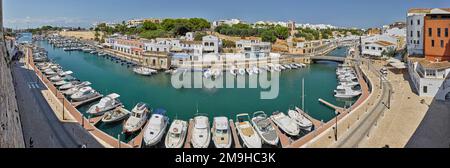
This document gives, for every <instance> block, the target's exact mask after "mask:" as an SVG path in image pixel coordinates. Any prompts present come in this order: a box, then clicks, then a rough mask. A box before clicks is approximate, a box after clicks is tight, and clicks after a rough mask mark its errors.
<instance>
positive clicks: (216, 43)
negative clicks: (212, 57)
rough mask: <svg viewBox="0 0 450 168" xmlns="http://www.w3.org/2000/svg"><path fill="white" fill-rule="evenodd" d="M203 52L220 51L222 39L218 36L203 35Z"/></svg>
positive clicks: (216, 52)
mask: <svg viewBox="0 0 450 168" xmlns="http://www.w3.org/2000/svg"><path fill="white" fill-rule="evenodd" d="M202 44H203V52H204V53H215V54H218V53H219V49H220V47H221V45H222V43H221V41H220V39H219V38H218V37H216V36H211V35H208V36H203V38H202Z"/></svg>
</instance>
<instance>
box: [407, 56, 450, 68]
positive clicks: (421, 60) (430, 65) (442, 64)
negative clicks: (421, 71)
mask: <svg viewBox="0 0 450 168" xmlns="http://www.w3.org/2000/svg"><path fill="white" fill-rule="evenodd" d="M408 59H409V60H411V61H413V62H418V63H419V64H420V65H421V66H422V67H423V68H426V69H447V68H450V62H448V61H442V62H434V61H429V60H426V59H425V58H417V57H412V58H411V56H410V58H408Z"/></svg>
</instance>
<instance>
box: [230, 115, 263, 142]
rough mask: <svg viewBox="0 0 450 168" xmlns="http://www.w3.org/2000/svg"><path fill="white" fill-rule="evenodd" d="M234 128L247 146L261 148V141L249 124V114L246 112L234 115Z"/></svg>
mask: <svg viewBox="0 0 450 168" xmlns="http://www.w3.org/2000/svg"><path fill="white" fill-rule="evenodd" d="M235 125H236V129H237V132H238V133H239V137H240V138H241V140H242V141H243V142H244V146H245V147H247V148H261V147H262V142H261V138H260V137H259V135H258V133H256V131H255V129H254V128H253V126H252V125H251V124H250V116H249V115H248V114H246V113H243V114H238V115H236V122H235Z"/></svg>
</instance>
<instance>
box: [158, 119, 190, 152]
mask: <svg viewBox="0 0 450 168" xmlns="http://www.w3.org/2000/svg"><path fill="white" fill-rule="evenodd" d="M187 128H188V124H187V122H186V121H183V120H175V121H173V122H172V124H171V125H170V128H169V130H168V132H167V135H166V139H165V142H164V144H165V146H166V148H181V147H183V145H184V141H185V139H186V134H187Z"/></svg>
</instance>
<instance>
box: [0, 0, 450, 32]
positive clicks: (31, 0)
mask: <svg viewBox="0 0 450 168" xmlns="http://www.w3.org/2000/svg"><path fill="white" fill-rule="evenodd" d="M3 3H4V4H3V10H4V22H5V26H7V27H12V28H27V27H36V26H41V25H54V26H82V27H89V26H91V25H92V24H93V23H95V22H102V21H107V22H112V21H117V22H118V21H122V20H127V19H133V18H148V17H155V18H166V17H202V18H206V19H209V20H217V19H230V18H239V19H242V20H245V21H249V22H254V21H259V20H271V21H287V20H294V21H296V22H297V23H314V24H318V23H324V24H332V25H336V26H344V27H360V28H367V27H379V26H382V25H384V24H389V23H391V22H394V21H402V20H405V15H406V11H407V9H408V8H412V7H450V1H449V0H375V1H374V0H370V1H369V0H216V1H213V0H3Z"/></svg>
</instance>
